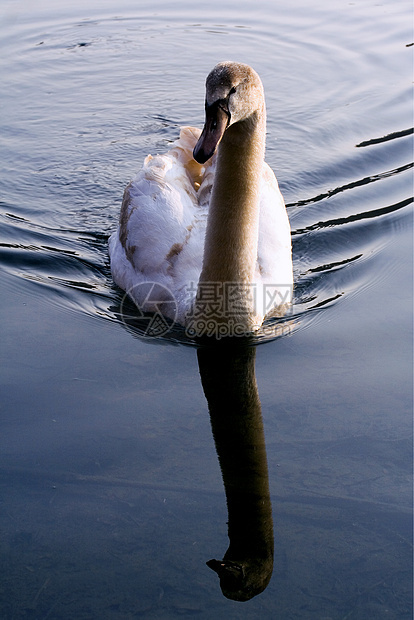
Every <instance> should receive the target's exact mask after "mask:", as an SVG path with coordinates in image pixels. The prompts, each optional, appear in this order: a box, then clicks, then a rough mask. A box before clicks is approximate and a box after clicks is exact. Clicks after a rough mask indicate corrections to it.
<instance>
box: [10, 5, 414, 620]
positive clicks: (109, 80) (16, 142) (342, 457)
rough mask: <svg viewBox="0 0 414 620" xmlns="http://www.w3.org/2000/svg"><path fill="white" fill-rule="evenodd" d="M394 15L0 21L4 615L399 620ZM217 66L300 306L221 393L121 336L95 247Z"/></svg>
mask: <svg viewBox="0 0 414 620" xmlns="http://www.w3.org/2000/svg"><path fill="white" fill-rule="evenodd" d="M411 13H412V7H411V4H410V3H409V2H405V0H398V1H397V2H393V3H391V2H386V3H383V4H379V3H375V2H364V3H358V2H356V3H350V2H344V1H342V0H335V1H334V2H330V3H329V5H328V4H323V3H316V4H315V3H311V2H307V1H306V0H302V1H301V2H299V3H296V5H295V7H294V8H292V7H288V6H287V5H284V4H282V3H280V5H279V3H277V4H275V3H274V2H262V3H260V5H257V3H244V4H243V5H240V4H239V3H235V2H233V1H232V0H227V1H226V2H224V3H220V4H218V3H214V2H213V3H210V4H209V5H207V6H200V7H198V6H194V5H193V4H190V3H187V2H181V3H179V4H178V5H175V6H174V7H173V6H172V5H170V4H167V3H165V4H162V3H155V4H154V3H152V4H151V5H149V4H146V3H128V2H126V1H124V2H121V3H116V4H114V3H113V2H112V0H108V1H107V2H105V3H99V5H98V3H96V4H95V3H88V4H87V5H86V3H80V2H79V3H74V4H73V3H71V7H70V8H68V7H66V6H63V5H59V7H56V6H55V5H54V4H53V5H52V4H51V3H48V2H44V3H42V4H41V6H39V5H37V4H36V3H34V2H28V3H27V2H25V3H21V2H20V3H19V2H18V3H6V4H4V6H3V7H2V9H1V13H0V18H1V21H2V24H3V28H2V34H1V38H0V45H1V49H2V55H1V61H0V62H1V80H2V85H3V88H2V96H1V105H2V114H1V119H0V124H1V155H2V156H1V172H0V187H1V199H0V200H1V205H0V207H1V211H0V217H1V227H2V229H1V230H2V235H1V247H0V261H1V276H0V277H1V284H2V290H3V295H2V301H1V307H2V354H3V363H2V371H1V374H2V393H3V399H2V403H3V405H2V409H1V413H0V415H1V422H0V423H1V434H0V443H1V456H0V459H1V461H0V462H1V469H0V482H1V489H2V492H1V502H2V510H1V512H0V527H1V532H2V536H1V541H2V542H1V558H2V580H1V585H0V609H1V615H2V617H4V618H7V619H15V618H16V619H20V618H56V619H58V618H59V619H63V618H64V619H66V618H74V617H76V618H79V619H82V618H85V619H89V618H109V619H112V618H114V619H117V618H120V619H122V618H135V617H144V618H171V617H176V616H177V617H178V616H183V615H184V616H188V617H199V618H213V617H214V618H217V617H219V618H221V617H222V618H257V617H261V618H276V617H280V618H284V619H285V618H286V619H290V618H292V619H293V618H303V619H306V620H307V619H309V618H315V619H320V618H334V619H344V618H347V619H352V620H354V619H361V620H367V619H370V618H373V619H374V618H375V619H381V618H395V619H405V618H407V619H408V618H411V617H412V517H411V515H412V498H411V489H412V477H411V472H412V397H411V395H412V355H411V348H412V344H411V343H412V323H411V314H412V263H411V245H412V212H411V200H412V199H411V195H412V174H411V173H412V170H411V160H412V130H411V127H412V113H411V90H410V89H411V81H412V78H411V67H412V65H411V62H412V61H411V59H412V49H413V48H412V46H410V44H411V43H412V32H411V18H412V15H411ZM229 58H230V59H234V60H239V61H241V62H247V63H249V64H251V65H252V66H253V67H254V68H255V69H256V70H257V71H258V73H259V74H260V76H261V77H262V80H263V83H264V87H265V91H266V98H267V111H268V137H267V155H266V158H267V161H268V163H269V164H270V165H271V167H272V168H273V169H274V170H275V172H276V174H277V177H278V179H279V183H280V186H281V189H282V192H283V194H284V196H285V200H286V203H287V205H288V214H289V218H290V221H291V226H292V240H293V256H294V270H295V298H294V306H293V313H292V315H291V316H290V317H289V321H290V322H291V326H292V330H291V331H290V332H289V333H290V335H285V336H283V337H275V336H277V335H278V334H281V333H282V334H283V333H286V331H283V330H282V331H280V329H279V331H278V325H279V328H280V324H278V325H276V324H275V325H274V328H275V331H274V333H273V334H270V336H268V337H266V338H262V339H261V342H262V344H261V345H260V346H257V347H254V348H253V349H248V350H247V352H246V350H245V349H243V348H242V349H239V348H238V347H236V348H235V349H234V350H232V351H230V352H229V351H226V355H228V356H229V358H228V366H227V367H228V369H230V370H231V369H233V368H235V369H236V370H234V371H231V372H229V374H228V376H227V375H226V376H224V375H223V376H222V377H221V378H220V377H219V378H215V374H214V372H213V371H214V368H215V367H216V366H217V364H218V361H220V360H222V358H221V357H220V356H221V355H222V354H221V353H219V354H218V355H219V357H218V360H216V361H215V360H214V356H213V359H212V360H211V359H209V357H208V354H206V357H207V362H206V361H205V359H204V358H203V359H204V362H203V359H201V358H200V355H201V356H202V355H203V353H198V354H197V351H196V349H195V348H194V347H193V346H191V342H188V341H187V340H185V339H184V337H183V334H182V332H180V330H174V329H173V330H171V331H170V332H169V333H168V334H166V335H165V336H164V337H163V338H159V339H155V338H148V337H145V334H143V329H142V326H140V325H139V324H138V325H133V326H131V325H128V324H125V322H123V321H122V317H120V313H119V310H120V307H121V304H122V297H123V295H122V292H121V291H119V289H117V288H116V287H115V286H114V285H113V283H112V280H111V276H110V271H109V261H108V254H107V238H108V236H109V234H111V232H112V231H113V230H114V229H115V228H116V223H117V217H118V213H119V208H120V202H121V197H122V192H123V189H124V187H125V185H126V184H127V182H128V181H129V179H130V178H131V177H132V176H133V175H134V174H135V172H136V170H137V169H138V168H139V166H140V165H141V162H142V161H143V158H144V157H145V156H146V155H147V154H148V153H149V152H151V153H156V152H162V151H164V150H166V149H167V148H168V145H169V143H170V142H171V141H172V140H174V139H175V138H176V136H177V133H178V128H179V126H180V125H196V126H201V125H202V122H203V112H204V109H203V108H204V80H205V76H206V75H207V73H208V72H209V70H210V69H211V68H212V67H213V66H214V64H215V63H216V62H218V61H220V60H224V59H229ZM185 345H187V346H185ZM252 351H254V352H255V353H254V354H252ZM200 359H201V363H200V364H199V362H200ZM209 368H211V369H212V370H209ZM243 373H244V374H243ZM240 377H244V378H245V380H243V381H241V382H240ZM219 379H220V381H222V380H223V381H224V380H225V381H226V383H225V385H224V386H223V384H222V383H220V381H219ZM217 382H218V383H217ZM255 382H256V383H255ZM246 385H251V390H250V391H249V394H250V396H249V397H246V396H245V395H244V392H243V389H244V388H243V386H246ZM203 386H204V390H205V392H204V390H203ZM223 394H224V396H223ZM207 401H208V402H207ZM217 411H218V412H219V414H218V415H217ZM239 411H240V416H239V415H238V412H239ZM217 420H218V421H219V422H220V420H223V421H224V423H225V424H224V427H223V425H220V424H219V425H217V424H218V422H217ZM232 421H234V426H235V429H234V436H233V434H232V427H231V425H232V423H233V422H232ZM226 424H227V427H228V426H229V425H230V429H229V428H227V427H226ZM239 424H240V425H242V424H245V426H244V427H243V426H240V425H239ZM243 428H244V430H243ZM237 438H238V439H237ZM243 438H244V439H243ZM246 438H247V439H246ZM243 442H244V443H243ZM249 445H254V446H256V448H257V449H256V450H255V451H254V454H253V455H252V454H251V453H250V452H249V447H248V446H249ZM233 454H239V456H240V454H242V455H245V456H244V457H243V458H242V459H241V463H242V464H243V463H245V468H244V470H243V466H242V464H241V465H240V466H237V467H236V468H235V467H234V463H235V462H236V461H235V460H234V458H233V456H232V455H233ZM255 455H256V456H255ZM257 455H259V456H257ZM256 457H257V458H259V460H258V461H254V458H256ZM252 459H253V460H252ZM232 468H233V469H235V471H233V469H232ZM255 472H256V473H255ZM249 489H250V491H249ZM254 497H259V499H260V498H261V501H262V504H261V505H262V506H264V507H265V508H263V510H259V509H258V508H257V506H258V505H257V503H255V500H254ZM235 498H236V499H235ZM238 502H239V503H238ZM239 515H240V516H243V518H240V519H239ZM228 520H229V522H230V526H229V528H230V529H229V534H230V538H231V541H232V544H233V548H234V547H236V548H237V553H246V554H247V555H249V554H250V555H249V557H250V558H251V557H252V553H253V551H252V549H253V550H257V549H261V550H262V559H263V557H265V560H264V561H262V562H261V564H260V566H261V569H260V570H261V571H262V572H261V575H262V576H263V583H264V582H265V581H266V580H267V579H270V581H269V583H268V585H267V587H265V589H264V590H263V591H262V592H261V593H260V594H257V595H256V596H253V598H251V599H250V600H249V601H245V602H239V601H234V600H231V599H229V598H226V597H225V596H223V594H222V591H221V589H220V586H219V581H218V578H217V576H216V575H215V574H214V572H213V571H212V570H211V568H210V567H209V566H207V565H206V562H207V561H209V560H210V559H213V558H214V559H218V560H221V559H222V558H223V556H225V553H226V551H227V549H228V547H229V538H228V531H227V521H228ZM248 532H251V535H250V536H249V535H248ZM244 540H246V547H245V546H244V544H243V541H244ZM252 541H253V543H252ZM249 544H250V547H251V548H249V549H247V551H246V548H247V547H248V546H249ZM269 549H270V550H273V549H274V558H273V561H272V562H271V561H270V555H271V553H270V552H269ZM269 553H270V555H269ZM271 564H272V566H271V568H270V569H269V566H270V565H271ZM259 572H260V571H259ZM265 573H266V575H265ZM250 593H253V594H255V592H252V591H251V592H250ZM227 594H229V592H228V591H227Z"/></svg>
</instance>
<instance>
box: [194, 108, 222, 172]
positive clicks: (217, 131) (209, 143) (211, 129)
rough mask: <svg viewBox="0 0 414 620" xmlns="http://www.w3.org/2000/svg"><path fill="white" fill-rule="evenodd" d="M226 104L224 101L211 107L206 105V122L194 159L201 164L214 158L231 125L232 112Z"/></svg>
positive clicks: (196, 146)
mask: <svg viewBox="0 0 414 620" xmlns="http://www.w3.org/2000/svg"><path fill="white" fill-rule="evenodd" d="M224 103H225V102H224V101H222V100H220V101H216V102H215V103H212V104H211V105H207V103H206V122H205V124H204V128H203V131H202V132H201V136H200V138H199V139H198V142H197V144H196V145H195V147H194V151H193V157H194V159H195V160H196V162H198V163H199V164H205V163H206V161H207V160H208V159H210V157H213V155H214V153H215V152H216V149H217V147H218V145H219V142H220V140H221V139H222V137H223V134H224V132H225V131H226V129H227V127H228V125H229V123H230V112H229V110H228V107H227V105H223V104H224Z"/></svg>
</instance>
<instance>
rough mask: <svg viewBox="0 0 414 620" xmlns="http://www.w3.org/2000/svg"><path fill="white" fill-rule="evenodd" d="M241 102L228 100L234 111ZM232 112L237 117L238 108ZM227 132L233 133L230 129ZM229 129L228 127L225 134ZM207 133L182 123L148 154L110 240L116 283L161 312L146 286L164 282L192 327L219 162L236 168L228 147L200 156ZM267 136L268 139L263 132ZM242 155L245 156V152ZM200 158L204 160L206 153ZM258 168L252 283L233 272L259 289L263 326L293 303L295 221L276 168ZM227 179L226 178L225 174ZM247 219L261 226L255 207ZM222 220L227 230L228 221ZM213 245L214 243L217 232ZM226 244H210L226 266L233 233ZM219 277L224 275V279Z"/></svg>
mask: <svg viewBox="0 0 414 620" xmlns="http://www.w3.org/2000/svg"><path fill="white" fill-rule="evenodd" d="M223 64H224V63H223ZM230 64H231V65H233V64H234V63H226V65H227V66H229V65H230ZM237 67H246V66H245V65H237ZM249 69H250V68H249ZM250 71H252V70H250ZM239 82H240V78H239ZM229 98H230V97H229ZM234 105H235V103H232V105H230V104H229V103H228V108H229V110H232V106H233V107H234ZM228 115H229V116H230V112H228ZM232 116H236V115H235V114H234V112H232ZM231 124H232V122H231V120H230V121H228V122H227V125H226V128H225V129H227V128H228V127H229V126H230V125H231ZM236 124H237V123H235V125H236ZM238 124H239V125H240V121H239V122H238ZM235 125H234V127H235ZM227 132H229V134H230V130H229V129H227ZM227 132H224V136H225V137H226V133H227ZM233 133H234V132H233ZM205 134H206V129H205V130H204V132H203V134H201V131H200V130H199V129H196V128H192V127H183V128H181V131H180V137H179V139H178V140H177V141H176V142H174V143H173V144H172V148H171V149H170V150H169V151H168V152H167V153H166V154H164V155H156V156H155V157H152V156H151V155H149V156H148V157H147V158H146V159H145V161H144V165H143V167H142V169H141V170H140V171H139V172H138V174H137V176H136V177H135V179H133V181H131V183H130V184H129V185H128V187H127V188H126V190H125V193H124V199H123V204H122V209H121V215H120V220H119V226H118V230H117V231H116V232H114V233H113V234H112V236H111V237H110V240H109V252H110V257H111V270H112V274H113V279H114V281H115V282H116V283H117V284H118V285H119V286H120V287H121V288H122V289H124V290H125V291H126V292H127V293H128V294H129V295H130V297H131V298H132V299H133V300H134V301H135V303H136V304H137V305H138V306H139V307H142V304H143V303H146V306H145V310H151V311H154V312H155V311H159V309H160V307H159V303H158V305H156V306H154V308H151V307H150V306H149V305H148V300H147V299H146V294H147V289H145V287H143V286H140V285H141V284H142V283H145V282H150V283H152V282H154V283H158V284H160V285H162V286H161V287H160V288H159V290H163V287H165V289H166V291H170V293H171V295H172V296H173V298H174V299H175V301H176V307H174V304H166V305H165V307H164V308H163V314H164V315H165V316H167V317H168V318H170V319H171V320H173V321H177V322H178V323H180V324H181V325H188V324H189V323H190V322H191V321H192V312H193V309H194V302H195V298H196V292H197V287H199V288H200V286H201V285H200V284H199V280H200V274H201V272H202V268H203V257H204V256H205V254H206V253H207V248H205V242H206V228H207V221H208V218H209V210H210V209H209V207H210V203H211V200H212V188H213V185H214V182H215V178H216V169H217V166H221V167H222V168H223V169H225V168H226V166H227V168H228V167H229V164H228V162H227V163H226V162H225V161H220V159H219V161H217V158H218V157H220V150H221V147H219V148H218V151H217V152H216V153H215V154H214V155H213V156H212V157H210V158H209V159H208V160H207V161H205V162H204V163H197V162H196V161H195V160H194V156H195V152H196V151H195V150H194V149H195V147H196V145H197V146H199V145H200V143H201V145H202V146H203V144H202V142H203V140H204V141H205ZM221 137H222V136H220V138H219V139H218V141H217V143H218V142H220V139H221ZM260 139H262V140H263V141H264V136H261V138H260ZM223 144H224V138H223ZM216 147H217V144H216V145H215V148H216ZM223 151H224V148H223ZM193 152H194V155H193ZM237 157H238V158H240V153H238V155H237ZM198 158H199V159H200V158H201V159H203V157H201V156H199V157H198ZM204 159H205V157H204ZM236 159H237V158H236ZM223 160H224V155H223ZM235 165H238V166H240V164H236V163H235ZM256 167H259V169H258V170H256V171H255V173H256V175H258V177H259V182H258V186H257V187H259V196H253V197H252V203H255V204H256V206H254V205H253V206H252V207H251V209H252V211H257V209H258V232H257V230H256V233H254V232H253V233H252V231H250V232H249V230H246V231H245V232H246V239H248V237H249V235H250V236H252V237H253V242H254V237H255V236H256V246H257V252H256V250H254V251H255V252H256V253H255V257H256V260H255V263H256V264H255V266H254V276H253V277H252V278H250V280H249V281H247V280H246V279H245V278H244V279H243V278H239V277H238V276H237V274H238V273H239V271H236V272H235V277H234V276H233V277H232V279H233V280H236V281H239V279H241V280H242V281H243V282H244V284H247V285H248V286H249V287H250V288H252V289H254V290H255V293H254V294H255V309H254V327H253V329H257V327H259V326H260V324H261V322H262V320H263V318H264V316H265V315H269V314H272V313H275V312H276V313H277V312H278V311H279V313H280V312H281V311H282V309H283V308H286V305H287V304H288V303H289V302H290V299H291V292H292V260H291V239H290V227H289V221H288V218H287V214H286V210H285V206H284V201H283V198H282V195H281V193H280V191H279V188H278V184H277V181H276V178H275V176H274V174H273V172H272V170H271V169H270V168H269V166H268V165H267V164H266V163H265V162H264V161H263V160H261V161H260V160H259V163H258V164H256ZM227 174H228V173H227ZM230 174H231V171H230ZM224 176H225V175H224ZM220 183H221V184H222V183H223V175H222V176H221V181H220ZM239 185H240V183H239ZM238 191H244V192H245V193H246V190H239V188H238V187H237V186H235V191H234V195H235V204H236V207H234V206H233V207H232V208H233V210H234V211H235V213H236V217H237V204H238V201H239V200H238V198H237V192H238ZM247 191H248V190H247ZM255 193H256V194H257V190H255ZM220 194H223V191H222V190H221V191H220V187H219V186H218V187H215V189H214V195H215V202H216V203H217V202H219V198H220ZM228 202H231V200H230V201H228ZM248 202H249V201H248V200H247V203H248ZM257 203H258V204H257ZM220 208H221V209H222V210H223V209H227V208H228V207H227V205H226V204H224V205H223V207H220ZM229 208H230V207H229ZM240 217H241V221H240V227H241V228H243V227H244V228H245V229H248V227H249V226H250V227H252V226H253V227H254V225H255V224H254V213H253V215H248V216H246V217H244V218H243V217H242V216H240ZM249 218H250V219H249ZM220 226H221V230H222V229H223V225H222V224H220ZM236 230H237V227H236ZM224 232H225V231H224ZM257 236H258V239H257ZM246 243H248V241H247V242H246ZM209 244H210V246H212V245H213V246H214V240H213V241H211V235H210V241H209ZM220 244H221V245H219V246H218V247H209V248H208V251H209V254H210V255H211V256H215V260H216V262H217V264H220V265H221V267H220V269H222V265H223V262H224V263H225V262H226V260H228V259H227V258H226V257H227V253H228V252H229V251H230V250H231V247H232V238H228V239H227V241H226V243H225V244H223V241H222V240H221V242H220ZM223 246H226V247H223ZM241 267H243V266H241ZM218 271H219V270H218ZM218 271H217V273H218ZM213 272H214V270H213ZM231 273H232V272H231ZM240 273H241V271H240ZM252 273H253V271H252ZM213 279H214V280H216V278H213ZM218 279H219V280H222V277H219V278H218ZM204 283H205V279H204ZM263 287H265V288H263ZM158 301H159V300H158ZM249 324H251V321H250V323H249Z"/></svg>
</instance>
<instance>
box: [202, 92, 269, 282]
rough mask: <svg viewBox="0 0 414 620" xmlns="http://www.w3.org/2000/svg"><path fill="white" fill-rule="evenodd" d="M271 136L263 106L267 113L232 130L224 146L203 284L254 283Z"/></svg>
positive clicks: (219, 158)
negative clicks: (265, 163) (267, 139)
mask: <svg viewBox="0 0 414 620" xmlns="http://www.w3.org/2000/svg"><path fill="white" fill-rule="evenodd" d="M265 135H266V111H265V105H264V102H263V106H262V109H261V110H259V111H257V112H255V113H254V114H253V115H251V116H250V117H249V118H248V119H246V120H243V121H239V122H237V123H235V124H234V125H230V127H229V128H228V129H227V130H226V131H225V133H224V136H223V138H222V140H221V142H220V145H219V149H218V154H217V164H216V173H215V179H214V186H213V191H212V196H211V202H210V209H209V216H208V222H207V231H206V240H205V246H204V258H203V268H202V272H201V276H200V282H240V283H247V284H248V283H251V282H252V280H253V276H254V272H255V266H256V260H257V245H258V230H259V197H260V191H259V190H260V183H261V177H262V167H263V161H264V151H265Z"/></svg>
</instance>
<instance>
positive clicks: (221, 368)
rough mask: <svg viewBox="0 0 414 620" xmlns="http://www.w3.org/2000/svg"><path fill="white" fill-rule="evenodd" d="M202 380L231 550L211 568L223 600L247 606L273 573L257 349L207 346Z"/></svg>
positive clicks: (200, 354) (200, 357)
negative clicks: (240, 602) (219, 473)
mask: <svg viewBox="0 0 414 620" xmlns="http://www.w3.org/2000/svg"><path fill="white" fill-rule="evenodd" d="M197 354H198V364H199V369H200V376H201V381H202V385H203V389H204V394H205V396H206V399H207V402H208V407H209V411H210V419H211V426H212V431H213V436H214V441H215V445H216V449H217V455H218V458H219V462H220V467H221V471H222V475H223V482H224V488H225V492H226V500H227V509H228V536H229V539H230V544H229V547H228V549H227V551H226V553H225V554H224V556H223V559H222V560H215V559H214V560H210V561H208V562H207V565H208V566H209V567H210V568H211V569H213V570H214V571H215V572H216V573H217V574H218V576H219V578H220V586H221V589H222V592H223V594H224V596H226V597H227V598H229V599H233V600H236V601H248V600H249V599H251V598H253V597H254V596H256V595H257V594H260V593H261V592H263V590H264V589H265V588H266V587H267V585H268V583H269V581H270V578H271V576H272V571H273V550H274V539H273V520H272V507H271V502H270V492H269V477H268V469H267V458H266V446H265V438H264V429H263V421H262V414H261V406H260V399H259V393H258V390H257V384H256V375H255V358H256V349H255V347H253V346H240V345H239V346H230V345H227V346H216V347H213V346H211V347H202V348H199V349H198V351H197Z"/></svg>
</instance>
